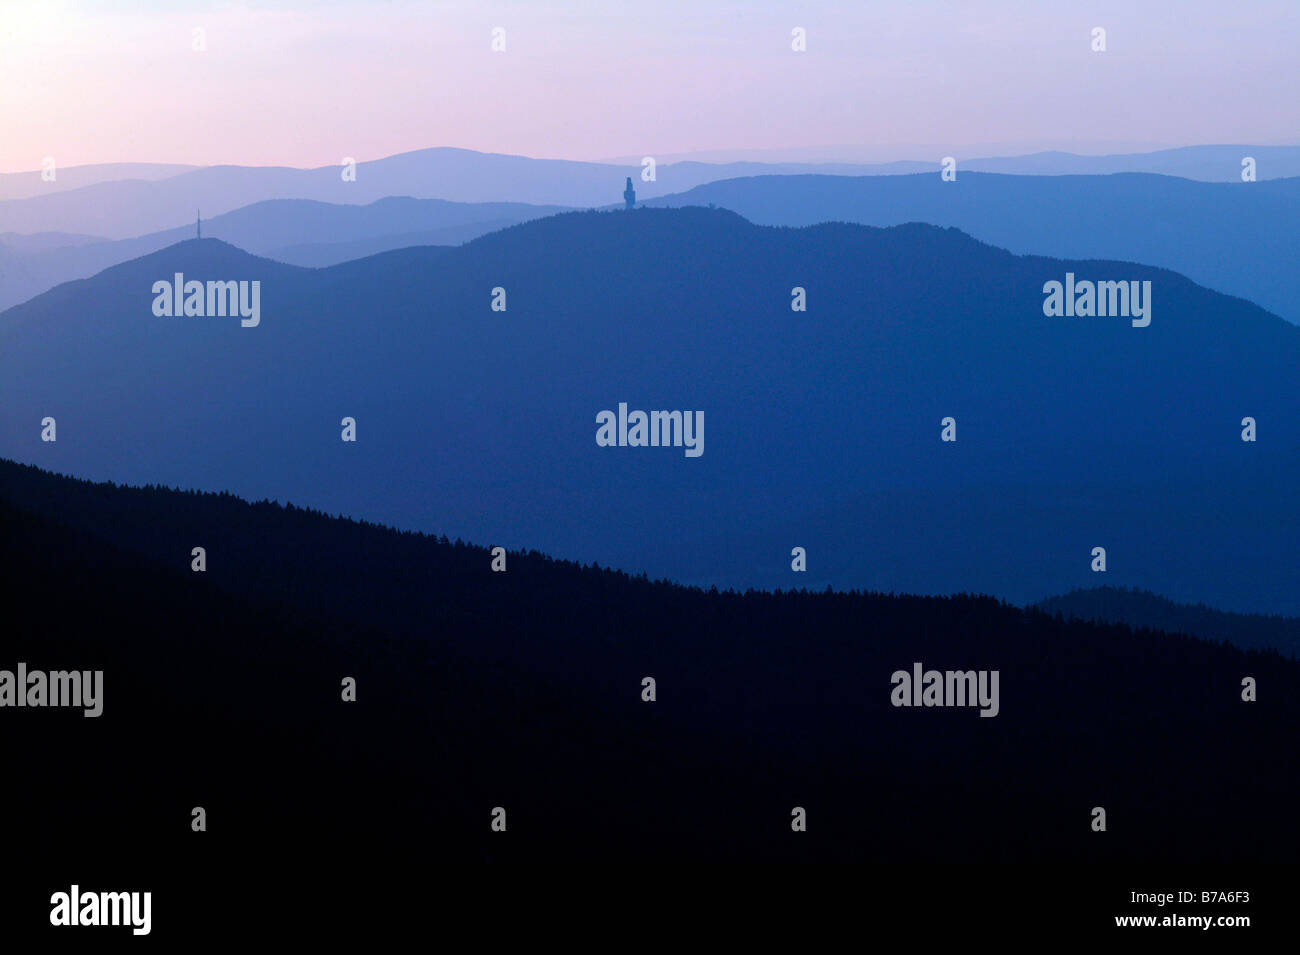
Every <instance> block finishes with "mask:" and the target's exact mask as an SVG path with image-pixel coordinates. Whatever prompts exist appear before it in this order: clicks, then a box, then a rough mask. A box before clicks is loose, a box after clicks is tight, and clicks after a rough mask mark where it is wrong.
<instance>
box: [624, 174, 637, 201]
mask: <svg viewBox="0 0 1300 955" xmlns="http://www.w3.org/2000/svg"><path fill="white" fill-rule="evenodd" d="M623 204H624V205H623V208H625V209H631V208H632V207H633V206H635V205H636V190H635V189H633V188H632V177H631V176H628V177H627V188H626V189H624V190H623Z"/></svg>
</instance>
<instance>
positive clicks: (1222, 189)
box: [648, 172, 1300, 323]
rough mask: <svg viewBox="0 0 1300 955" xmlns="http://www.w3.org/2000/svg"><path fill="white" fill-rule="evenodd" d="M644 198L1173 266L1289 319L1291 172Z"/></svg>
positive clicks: (707, 191)
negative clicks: (1262, 176)
mask: <svg viewBox="0 0 1300 955" xmlns="http://www.w3.org/2000/svg"><path fill="white" fill-rule="evenodd" d="M648 204H649V205H652V206H674V207H675V206H684V205H709V204H716V205H718V206H721V207H722V208H725V209H730V210H732V211H733V212H738V213H740V214H741V215H742V216H744V217H745V218H746V219H749V220H750V221H751V222H755V223H759V224H761V225H795V226H803V225H814V224H816V223H818V222H832V221H844V222H861V223H863V224H865V225H874V226H891V225H899V224H902V223H904V222H929V223H932V224H934V225H942V226H955V227H957V228H959V229H961V230H962V231H963V232H967V233H969V234H970V235H972V236H974V237H975V238H977V239H979V240H981V241H983V242H988V243H991V244H992V245H996V246H999V247H1001V248H1004V249H1008V250H1009V251H1011V252H1016V253H1025V254H1033V255H1048V256H1054V257H1057V258H1068V259H1122V260H1124V261H1132V262H1142V263H1144V264H1146V265H1156V266H1160V267H1162V268H1168V269H1173V270H1174V271H1176V272H1181V273H1182V274H1183V275H1186V276H1187V277H1188V278H1190V279H1192V280H1193V281H1195V282H1198V283H1200V284H1201V285H1204V286H1206V287H1208V288H1212V289H1215V290H1216V291H1219V292H1226V293H1228V294H1230V295H1237V296H1240V297H1242V298H1245V299H1248V300H1249V301H1251V302H1254V303H1255V304H1257V305H1262V306H1263V307H1264V308H1266V309H1268V310H1269V311H1271V312H1274V313H1275V314H1278V315H1281V316H1282V317H1283V318H1286V319H1288V320H1289V321H1292V322H1297V323H1300V270H1297V269H1296V268H1295V261H1296V250H1297V249H1300V178H1293V179H1279V180H1275V181H1272V182H1253V183H1243V182H1236V183H1202V182H1191V181H1188V180H1186V179H1176V178H1171V177H1168V176H1154V175H1146V174H1120V175H1110V176H1003V175H991V174H987V173H973V172H966V173H961V172H959V173H958V175H957V179H956V180H955V181H953V182H945V181H943V180H942V179H940V177H939V176H938V174H936V173H928V174H926V175H913V176H889V177H871V176H852V177H847V176H760V177H753V178H745V179H729V180H726V181H724V182H713V183H707V184H706V185H703V186H697V187H696V188H695V189H692V190H690V191H688V192H685V193H682V194H681V195H674V196H666V197H664V198H662V199H655V200H651V201H650V202H649V203H648Z"/></svg>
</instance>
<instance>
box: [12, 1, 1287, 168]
mask: <svg viewBox="0 0 1300 955" xmlns="http://www.w3.org/2000/svg"><path fill="white" fill-rule="evenodd" d="M1134 7H1138V8H1140V9H1137V10H1135V9H1132V8H1134ZM1071 9H1073V11H1074V12H1070V10H1071ZM1297 9H1298V6H1297V4H1296V3H1295V2H1294V0H1281V2H1267V3H1264V2H1256V3H1251V2H1245V3H1237V4H1233V5H1231V6H1227V7H1225V6H1223V5H1222V4H1221V3H1219V2H1217V0H1176V2H1175V0H1151V2H1143V3H1133V2H1132V0H1123V2H1097V3H1089V4H1070V3H1056V2H1047V0H1032V2H1031V0H1023V2H1022V0H1002V2H981V0H961V2H958V0H952V2H941V0H911V2H902V0H899V2H891V3H865V2H860V0H855V2H847V3H829V2H828V3H798V2H791V3H769V2H761V0H751V2H737V3H733V2H710V0H690V2H684V0H656V2H654V3H631V2H627V3H623V2H612V0H611V2H583V3H580V2H569V3H545V2H542V0H535V2H507V3H501V2H497V3H491V2H487V3H483V2H480V3H435V2H403V0H396V2H382V0H369V2H351V0H336V2H329V0H322V2H317V3H314V4H308V3H303V2H279V3H260V4H240V3H223V2H195V3H184V2H175V0H172V2H164V0H138V2H133V3H126V2H120V3H119V2H112V0H0V116H2V117H3V131H2V135H0V171H4V172H13V171H21V170H31V169H38V168H39V167H40V165H41V160H42V159H43V158H44V157H46V156H52V157H54V158H55V159H56V161H57V162H58V164H59V166H61V167H66V166H72V165H81V164H86V163H98V162H118V161H149V162H179V163H194V164H213V163H241V164H252V165H269V164H280V165H294V166H320V165H325V164H330V163H337V162H338V161H339V160H340V159H341V158H342V157H344V156H352V157H355V158H357V159H360V160H366V159H375V158H379V157H382V156H386V155H391V154H393V153H398V152H404V151H407V150H411V149H418V148H423V147H426V146H461V147H465V148H470V149H481V150H486V151H494V152H509V153H521V154H525V155H532V156H551V157H562V158H575V159H600V158H607V157H612V156H639V155H652V154H653V155H670V154H676V153H685V152H692V151H696V150H714V149H771V148H788V147H807V146H821V145H831V144H871V145H873V146H878V147H886V150H885V151H886V152H887V151H888V149H887V147H890V146H891V145H899V144H909V143H949V142H951V143H954V144H957V143H960V144H963V145H965V144H979V143H1009V142H1011V143H1016V144H1021V145H1022V146H1023V149H1021V150H1020V151H1029V150H1030V149H1032V148H1037V147H1038V146H1050V147H1053V148H1062V147H1066V146H1068V145H1069V144H1076V145H1077V146H1078V149H1079V151H1097V150H1096V149H1095V148H1089V147H1090V145H1093V146H1095V144H1098V143H1147V144H1150V146H1151V148H1155V147H1156V146H1158V145H1190V144H1196V143H1253V144H1281V143H1294V142H1296V141H1297V138H1298V136H1297V130H1300V96H1297V95H1296V90H1297V89H1300V82H1298V81H1300V69H1298V68H1297V66H1298V64H1300V29H1298V28H1297V24H1298V22H1300V15H1298V14H1297ZM497 26H500V27H504V28H505V30H506V51H505V52H504V53H493V52H492V50H491V49H490V42H491V30H492V28H493V27H497ZM796 26H800V27H803V28H805V29H806V30H807V35H808V50H807V52H805V53H795V52H793V51H792V50H791V49H790V33H791V30H792V29H793V28H794V27H796ZM1094 26H1102V27H1104V28H1105V29H1106V30H1107V45H1108V50H1107V52H1105V53H1102V54H1098V53H1093V52H1092V51H1091V49H1090V33H1091V30H1092V28H1093V27H1094ZM195 28H201V29H203V30H204V31H205V34H206V44H207V49H206V51H205V52H196V51H195V50H194V49H193V48H192V40H193V32H192V31H193V30H194V29H195ZM990 151H992V150H990ZM1117 151H1118V150H1117ZM902 152H903V153H906V149H902ZM881 158H896V157H892V156H888V155H882V156H881Z"/></svg>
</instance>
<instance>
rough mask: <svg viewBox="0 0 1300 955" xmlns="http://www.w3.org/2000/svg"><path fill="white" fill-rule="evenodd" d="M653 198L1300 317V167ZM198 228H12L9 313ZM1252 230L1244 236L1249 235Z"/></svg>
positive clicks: (6, 287)
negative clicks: (944, 239) (1262, 174)
mask: <svg viewBox="0 0 1300 955" xmlns="http://www.w3.org/2000/svg"><path fill="white" fill-rule="evenodd" d="M646 204H648V205H651V206H673V207H676V206H682V205H708V204H715V205H718V206H721V207H723V208H727V209H731V210H732V211H735V212H739V213H740V214H741V215H742V216H744V217H745V218H747V219H749V220H751V221H753V222H756V223H759V224H765V225H812V224H816V223H818V222H828V221H850V222H861V223H863V224H866V225H876V226H889V225H898V224H902V223H905V222H917V221H921V222H929V223H933V224H936V225H951V226H956V227H957V228H960V229H962V230H963V231H965V232H968V233H970V234H971V235H973V236H975V237H976V238H978V239H981V240H982V241H985V242H989V243H991V244H993V245H997V246H1001V247H1003V248H1006V249H1009V250H1010V251H1012V252H1018V253H1028V254H1044V255H1053V256H1059V257H1062V258H1111V259H1122V260H1125V261H1134V262H1142V263H1144V264H1148V265H1157V266H1162V267H1165V268H1170V269H1173V270H1175V271H1178V272H1181V273H1183V274H1184V275H1187V276H1188V277H1189V278H1191V279H1193V280H1195V281H1197V282H1199V283H1201V284H1203V285H1205V286H1207V287H1209V288H1213V289H1215V290H1217V291H1221V292H1227V293H1229V294H1232V295H1238V296H1241V297H1243V298H1246V299H1248V300H1250V301H1252V302H1255V303H1256V304H1259V305H1262V306H1264V307H1265V308H1267V309H1269V310H1270V311H1273V312H1275V313H1276V314H1279V315H1281V316H1283V317H1284V318H1287V319H1288V320H1291V321H1296V322H1300V306H1297V304H1296V303H1297V302H1300V274H1297V272H1296V270H1295V269H1294V268H1292V267H1291V266H1292V262H1293V259H1294V250H1295V248H1297V247H1300V178H1295V179H1283V180H1276V181H1271V182H1258V183H1236V184H1232V183H1198V182H1191V181H1189V180H1185V179H1176V178H1171V177H1167V176H1153V175H1138V174H1133V175H1128V174H1125V175H1114V176H1003V175H992V174H982V173H970V172H964V173H961V174H960V175H959V176H958V179H957V181H956V182H944V181H942V180H941V179H940V178H939V176H938V175H937V174H935V173H933V172H931V173H927V174H925V175H908V176H877V177H865V176H813V175H801V176H759V177H747V178H740V179H729V180H725V181H721V182H713V183H707V184H705V185H702V186H698V187H696V188H695V189H692V190H689V191H687V192H684V193H681V194H677V195H671V196H665V197H662V198H659V199H654V200H650V201H649V202H648V203H646ZM557 211H561V209H560V207H556V206H530V205H525V204H521V203H472V204H469V203H453V202H446V201H444V200H435V199H413V198H409V197H395V198H388V199H382V200H379V201H377V202H374V203H371V204H369V205H365V206H356V205H340V204H329V203H322V202H316V201H314V200H271V201H267V202H260V203H255V204H253V205H251V206H247V207H244V208H243V209H238V210H236V211H234V212H230V213H226V214H225V215H222V216H217V217H215V218H212V219H209V220H206V222H205V226H204V228H205V232H204V234H205V235H208V236H212V237H214V238H220V239H224V240H225V241H228V242H230V243H232V244H233V245H236V246H239V247H240V248H242V249H245V250H246V251H249V252H253V253H255V254H257V255H263V256H266V257H268V258H273V259H276V260H278V261H282V262H288V263H290V264H294V265H304V266H311V267H320V266H326V265H334V264H336V263H338V262H342V261H346V260H348V259H352V258H360V257H363V256H367V255H373V254H375V253H378V252H383V251H387V250H389V249H396V248H403V247H407V246H413V245H459V244H461V243H462V242H465V241H468V240H469V239H471V238H474V237H475V236H478V235H482V234H484V233H486V232H490V231H494V230H496V229H500V228H504V227H506V226H508V225H513V224H514V223H516V222H522V221H525V220H527V219H530V218H536V217H538V216H542V215H548V214H551V213H553V212H557ZM193 235H194V224H193V221H192V219H191V221H190V222H188V223H186V224H185V225H183V226H180V227H178V228H173V229H167V230H164V231H162V232H156V233H152V234H150V235H146V236H141V237H139V238H135V239H124V240H119V241H116V242H111V241H107V240H102V239H100V240H97V241H96V240H94V239H93V238H92V237H86V236H77V235H68V234H62V233H60V234H48V233H39V234H34V235H30V236H19V235H14V234H5V235H0V278H3V281H0V309H3V308H7V307H8V306H11V305H15V304H18V303H19V302H22V301H25V300H26V299H28V298H30V297H32V296H33V295H36V294H38V293H40V292H43V291H45V290H46V289H49V288H53V287H54V286H55V285H57V284H59V283H61V282H65V281H69V280H71V279H75V278H85V277H87V276H90V275H93V274H94V273H95V272H97V271H99V270H101V269H104V268H107V267H108V266H110V265H115V264H117V263H118V262H124V261H127V260H128V259H131V258H136V257H138V256H141V255H145V254H147V253H149V252H153V251H156V250H158V249H161V248H165V247H166V246H168V245H171V244H174V243H175V242H179V241H181V240H183V239H187V238H191V237H193ZM1244 236H1245V237H1249V238H1248V239H1243V238H1242V237H1244Z"/></svg>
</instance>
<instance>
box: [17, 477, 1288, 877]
mask: <svg viewBox="0 0 1300 955" xmlns="http://www.w3.org/2000/svg"><path fill="white" fill-rule="evenodd" d="M0 522H2V523H3V527H4V532H3V534H0V560H3V567H4V575H3V581H4V583H3V591H2V599H3V601H4V606H5V607H6V610H7V624H6V626H5V628H4V636H3V641H2V643H0V668H5V669H13V668H14V666H15V665H16V663H17V662H18V661H20V660H21V661H25V662H26V663H27V664H28V666H29V668H31V669H37V668H45V669H70V668H79V669H87V668H101V669H103V670H104V671H105V678H104V679H105V687H104V699H105V704H104V715H103V716H102V717H100V718H99V719H85V718H83V717H82V716H81V714H80V712H79V711H60V710H51V709H45V710H38V709H21V710H19V709H4V710H0V720H2V721H3V722H4V724H5V725H4V733H3V736H2V737H0V739H3V747H4V754H3V758H4V759H5V761H6V764H7V765H8V766H10V767H14V768H16V769H20V770H21V773H20V774H19V775H20V777H21V780H22V783H21V785H11V786H8V787H6V800H7V817H8V818H9V819H10V820H11V821H12V824H11V826H10V827H9V836H8V837H7V841H8V842H9V843H10V847H11V848H12V849H14V850H15V851H19V852H22V851H27V850H33V851H36V850H39V858H41V859H48V858H51V857H54V858H57V859H58V860H60V863H61V865H62V868H61V869H60V870H59V871H61V872H65V873H71V874H70V875H67V876H66V878H68V879H72V878H73V876H74V875H75V874H76V873H77V872H91V871H94V872H103V871H111V872H115V873H117V874H118V875H121V873H123V872H126V871H130V872H132V873H138V874H140V877H141V878H148V879H152V880H155V881H165V879H164V876H165V874H166V873H167V872H172V871H174V869H173V867H174V866H175V865H177V860H178V859H179V860H184V861H185V863H186V864H192V865H203V866H210V867H216V866H234V867H236V869H242V870H243V871H248V870H249V869H250V867H251V868H252V869H258V870H264V869H266V867H277V866H283V867H288V868H291V867H292V866H293V864H294V863H295V860H299V861H301V859H302V858H304V853H308V852H319V853H324V854H327V855H328V854H329V853H331V852H333V851H335V850H337V851H339V852H345V851H369V852H381V851H382V852H384V853H401V854H405V855H407V856H409V857H411V858H415V859H419V860H421V864H423V865H429V864H435V865H437V864H441V863H443V862H456V861H466V860H468V861H482V860H491V861H516V860H518V861H539V862H546V863H548V864H550V863H554V862H562V861H576V860H598V859H599V860H620V861H624V862H627V861H633V860H637V859H645V860H659V861H707V860H745V861H748V860H841V861H873V862H899V863H915V862H925V861H929V860H938V861H944V862H974V863H981V864H983V863H988V862H1002V861H1023V862H1029V861H1041V860H1046V861H1052V862H1075V861H1099V862H1100V861H1127V862H1133V861H1160V862H1176V861H1197V862H1207V861H1254V860H1278V861H1285V860H1289V859H1291V858H1293V857H1294V853H1295V849H1296V845H1297V835H1298V830H1300V825H1298V824H1297V816H1296V813H1295V811H1294V810H1295V805H1296V797H1297V795H1300V786H1298V785H1297V778H1296V774H1295V768H1294V760H1293V752H1294V732H1295V728H1296V726H1297V725H1300V724H1298V723H1297V708H1298V702H1297V699H1298V698H1297V694H1296V688H1297V684H1298V683H1300V667H1298V666H1297V664H1296V663H1294V662H1291V661H1287V660H1284V659H1282V658H1280V657H1279V656H1277V655H1276V654H1260V653H1246V652H1241V651H1238V650H1235V649H1231V648H1225V647H1219V646H1213V645H1211V644H1209V643H1206V642H1202V641H1197V640H1194V639H1190V638H1185V637H1173V636H1169V635H1165V634H1161V633H1154V632H1148V631H1139V632H1133V631H1131V630H1129V629H1128V628H1126V627H1122V626H1103V625H1095V624H1084V623H1079V622H1070V623H1067V622H1062V621H1061V620H1059V619H1055V618H1052V617H1049V616H1047V615H1044V614H1041V613H1037V612H1032V611H1030V612H1025V611H1021V610H1019V609H1017V608H1014V607H1011V606H1008V605H1006V604H1002V603H998V602H995V601H993V600H990V599H987V598H980V597H965V596H961V597H953V598H909V597H894V596H883V595H874V594H831V593H826V594H808V593H785V594H767V593H757V592H755V593H748V594H744V595H739V594H732V593H717V592H705V591H700V590H692V589H685V588H681V587H677V586H673V585H667V584H659V583H653V582H649V581H646V580H643V579H635V578H630V577H628V576H626V575H623V574H620V573H616V572H611V571H607V570H598V569H594V568H584V567H581V566H578V565H575V564H569V563H562V562H557V561H552V560H550V559H548V558H546V557H544V556H541V555H538V554H527V555H524V554H512V555H511V556H510V559H509V560H510V562H509V570H508V571H507V572H506V573H504V574H494V573H491V572H490V571H489V556H488V553H487V551H486V550H485V549H483V548H479V547H474V546H468V545H464V544H461V543H449V542H447V541H445V540H441V541H440V540H436V539H433V538H429V537H423V536H419V535H413V534H399V533H396V532H393V531H389V530H386V529H384V528H381V527H378V526H374V525H363V524H358V523H355V522H352V521H346V520H338V519H331V518H327V517H325V516H322V515H319V514H316V513H312V512H308V511H304V510H301V509H286V508H282V507H280V506H278V505H273V504H267V503H263V504H249V503H246V502H244V501H241V500H239V499H237V498H234V497H232V496H229V495H206V494H205V495H199V494H193V493H183V492H176V491H167V490H155V489H127V488H120V487H113V486H110V485H97V484H88V483H85V482H80V481H74V480H70V479H66V478H62V477H56V476H53V475H50V474H48V473H45V472H41V471H38V470H36V469H32V468H28V467H24V466H19V465H15V464H12V463H9V462H0ZM123 526H129V527H130V528H131V529H132V530H131V532H130V533H126V532H124V531H122V529H121V528H122V527H123ZM106 527H109V528H114V530H113V531H112V533H111V535H109V536H110V538H111V539H102V538H101V537H100V534H102V533H104V531H103V528H106ZM200 544H201V545H203V546H205V547H206V548H207V555H208V568H209V569H208V571H207V573H206V574H203V575H199V574H194V573H191V572H190V570H189V562H190V556H189V555H190V548H191V547H192V546H195V545H200ZM917 660H919V661H921V662H923V663H924V664H925V665H926V666H927V667H935V668H938V669H948V668H963V669H964V668H974V669H997V670H999V671H1000V674H1001V680H1000V690H1001V692H1000V702H1001V712H1000V714H999V715H998V716H997V717H996V718H992V719H987V718H983V719H982V718H980V717H979V716H978V715H977V711H976V710H975V709H957V708H947V709H944V708H934V709H904V708H897V709H896V708H893V707H891V706H890V703H889V691H890V674H891V673H892V671H894V670H896V669H909V668H910V666H911V664H912V662H913V661H917ZM646 675H650V676H654V677H655V678H656V679H657V681H658V701H657V702H655V703H644V702H642V701H641V700H640V690H641V679H642V677H643V676H646ZM1246 675H1249V676H1253V677H1255V678H1256V679H1257V680H1258V683H1259V697H1260V700H1259V702H1257V703H1243V702H1242V701H1241V700H1240V687H1239V684H1240V680H1241V678H1242V677H1243V676H1246ZM345 676H352V677H355V678H356V680H357V681H358V696H359V699H358V702H356V703H353V704H347V703H343V702H342V701H341V700H340V692H339V687H340V680H341V679H342V678H343V677H345ZM13 778H18V775H16V776H15V777H13ZM194 806H203V807H204V808H205V809H206V810H207V812H208V823H209V831H208V832H206V833H195V832H191V831H190V810H191V808H192V807H194ZM494 806H503V807H505V808H506V809H507V813H508V830H507V832H505V833H494V832H492V831H491V830H490V827H489V822H490V813H491V810H492V808H493V807H494ZM795 806H802V807H804V808H805V809H806V810H807V813H808V831H807V832H805V833H794V832H792V831H791V828H790V818H791V809H792V808H793V807H795ZM1094 806H1104V807H1105V808H1106V810H1107V813H1108V822H1109V831H1107V832H1105V833H1096V832H1092V831H1091V830H1090V827H1089V820H1090V811H1091V809H1092V807H1094ZM354 874H355V873H354ZM120 881H121V880H119V882H120ZM109 884H110V885H112V884H115V883H109ZM127 884H129V883H127ZM34 885H36V886H37V888H39V887H40V886H41V885H43V883H39V882H38V883H34ZM64 888H65V889H66V884H65V885H64ZM33 891H35V889H33ZM46 891H47V892H48V889H47V890H46Z"/></svg>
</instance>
